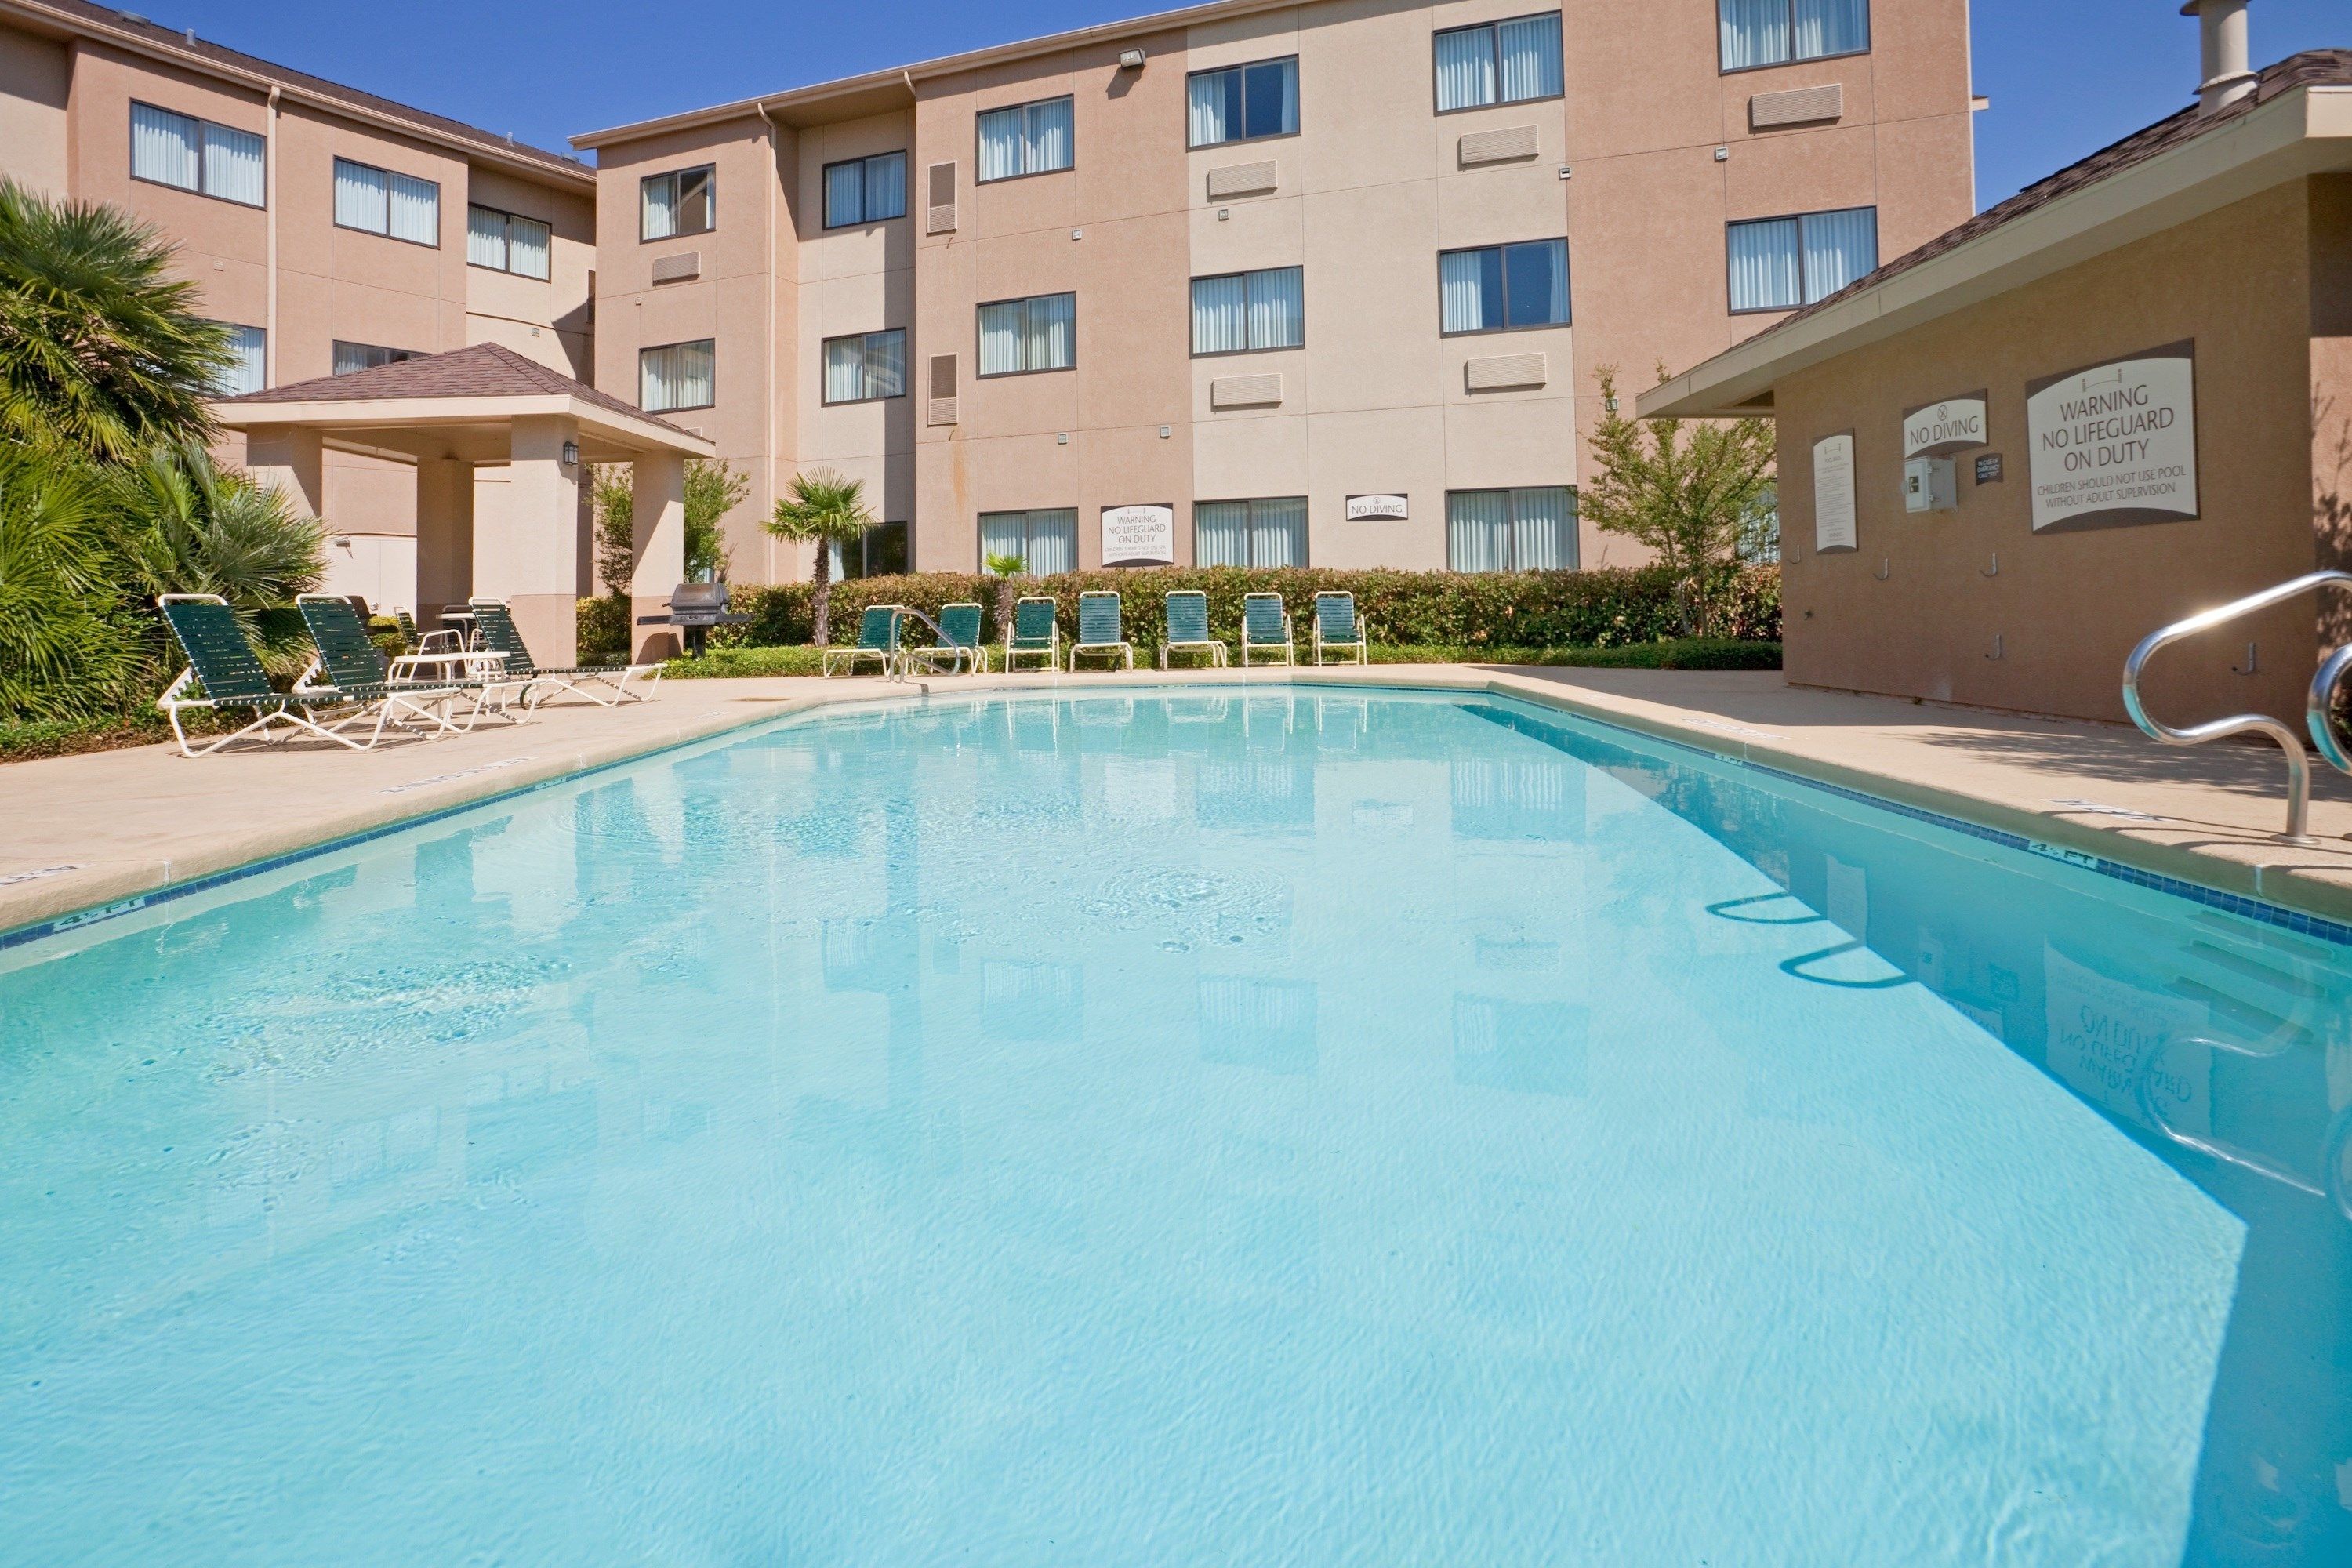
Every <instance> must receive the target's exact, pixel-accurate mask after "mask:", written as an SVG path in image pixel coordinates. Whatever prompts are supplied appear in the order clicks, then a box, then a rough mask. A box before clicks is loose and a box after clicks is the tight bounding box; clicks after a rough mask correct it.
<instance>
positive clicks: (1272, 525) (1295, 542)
mask: <svg viewBox="0 0 2352 1568" xmlns="http://www.w3.org/2000/svg"><path fill="white" fill-rule="evenodd" d="M1192 563H1193V564H1194V565H1196V566H1304V565H1306V564H1307V498H1306V497H1305V496H1282V497H1278V498H1276V499H1275V500H1204V501H1195V502H1193V503H1192Z"/></svg>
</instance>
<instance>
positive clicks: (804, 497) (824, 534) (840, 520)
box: [768, 468, 874, 647]
mask: <svg viewBox="0 0 2352 1568" xmlns="http://www.w3.org/2000/svg"><path fill="white" fill-rule="evenodd" d="M873 526H874V513H873V512H872V511H870V510H867V508H866V483H865V481H864V480H862V479H847V478H845V477H844V476H842V475H840V474H837V473H835V472H834V471H833V470H832V469H831V468H819V469H816V470H815V471H814V472H813V473H806V474H796V475H794V476H793V482H792V484H791V485H790V486H789V487H787V489H785V491H784V494H783V495H782V497H781V498H780V499H779V500H777V502H776V510H775V513H774V515H773V516H772V517H770V518H769V519H768V531H769V532H770V533H772V534H774V535H775V536H776V537H778V538H779V539H790V540H794V541H797V542H801V543H813V544H814V545H815V546H816V569H815V571H814V573H813V574H812V580H813V581H814V584H815V585H816V593H815V595H814V610H815V612H816V628H815V642H816V645H817V647H824V646H825V645H826V644H828V643H830V642H831V641H833V547H834V546H835V545H836V544H852V543H855V542H856V541H857V540H859V539H861V538H863V537H864V536H865V533H866V530H867V529H869V528H872V527H873Z"/></svg>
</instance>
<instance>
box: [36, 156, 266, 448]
mask: <svg viewBox="0 0 2352 1568" xmlns="http://www.w3.org/2000/svg"><path fill="white" fill-rule="evenodd" d="M172 253H173V247H172V246H171V244H170V243H169V242H168V241H166V240H165V239H164V238H163V237H162V236H161V235H160V234H158V233H157V232H156V231H155V230H154V229H152V228H151V227H149V226H146V225H144V224H142V223H140V222H139V221H138V220H136V219H135V218H132V217H131V216H129V215H127V214H125V213H122V212H121V211H119V210H117V209H116V208H113V207H109V206H103V205H90V204H84V203H79V202H53V201H50V200H48V199H47V198H46V197H43V196H39V195H34V194H33V193H32V192H30V191H27V190H26V189H24V188H23V187H22V186H20V185H18V184H16V183H15V182H14V181H10V180H0V437H7V438H13V439H15V440H17V441H24V442H30V443H38V444H45V445H46V444H52V443H55V444H62V445H64V446H66V447H72V448H76V449H79V451H82V452H85V453H87V454H89V456H91V457H94V458H100V459H103V460H109V461H121V460H124V459H128V458H133V457H136V456H137V455H138V453H139V452H140V451H141V450H142V448H143V447H146V446H147V445H148V444H149V443H151V442H153V441H157V440H171V439H175V438H178V437H184V436H207V435H210V434H211V432H212V420H211V416H209V415H208V414H207V413H206V411H205V398H207V397H209V396H211V395H213V394H214V388H215V384H216V383H217V382H218V381H219V379H220V377H221V375H222V374H223V373H224V372H226V370H227V369H228V366H229V363H230V355H229V339H228V329H227V328H226V327H224V326H222V325H221V324H220V323H218V322H216V321H205V319H204V318H203V317H201V316H199V315H197V314H196V313H195V310H194V306H195V303H196V299H197V294H196V286H195V285H194V283H193V282H190V281H188V280H186V279H177V278H174V277H173V276H172Z"/></svg>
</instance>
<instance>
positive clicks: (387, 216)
mask: <svg viewBox="0 0 2352 1568" xmlns="http://www.w3.org/2000/svg"><path fill="white" fill-rule="evenodd" d="M336 163H349V164H350V165H351V166H352V168H354V169H371V170H373V171H374V172H375V173H377V174H382V175H383V177H384V184H383V227H382V228H362V227H361V226H359V225H357V224H355V223H345V222H344V221H343V220H342V219H341V218H339V217H335V216H333V215H334V211H335V187H334V177H335V176H334V165H335V164H336ZM394 174H398V175H399V176H400V177H401V178H402V179H404V180H415V182H416V183H417V184H420V185H430V186H432V187H433V238H432V239H431V240H429V241H427V240H422V239H411V238H409V237H407V236H406V235H404V234H394V233H393V232H392V176H393V175H394ZM327 180H328V184H327V213H328V216H329V217H330V218H331V221H332V222H333V224H334V226H336V227H337V228H340V229H341V230H342V231H343V232H344V233H345V234H365V235H373V236H374V237H376V238H378V239H388V240H390V241H392V242H393V244H394V245H413V246H415V247H416V248H417V249H419V250H438V249H440V248H441V194H442V184H441V182H440V181H438V180H428V179H426V178H425V176H424V175H422V174H408V173H406V172H405V171H404V170H400V169H394V168H391V167H388V166H386V165H385V164H383V163H362V162H361V161H360V160H359V159H357V158H346V157H344V156H342V155H341V153H337V154H336V155H335V157H334V158H333V160H332V161H331V163H329V164H328V166H327Z"/></svg>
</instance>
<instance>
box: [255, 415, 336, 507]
mask: <svg viewBox="0 0 2352 1568" xmlns="http://www.w3.org/2000/svg"><path fill="white" fill-rule="evenodd" d="M245 468H246V472H247V473H248V474H251V475H252V476H253V478H254V480H255V481H256V482H257V483H258V484H263V485H267V486H268V487H269V488H271V489H277V490H280V491H283V492H284V494H285V496H286V499H287V500H289V501H290V502H292V503H293V505H294V510H297V511H299V512H300V513H301V514H302V515H303V516H305V517H325V516H326V515H327V445H326V441H325V439H324V438H323V437H321V436H320V434H319V432H318V431H316V430H307V429H304V428H302V427H300V426H283V427H278V428H267V429H259V430H253V431H249V432H247V435H246V437H245ZM330 526H331V523H330Z"/></svg>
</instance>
